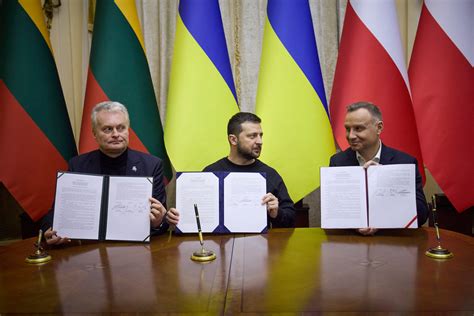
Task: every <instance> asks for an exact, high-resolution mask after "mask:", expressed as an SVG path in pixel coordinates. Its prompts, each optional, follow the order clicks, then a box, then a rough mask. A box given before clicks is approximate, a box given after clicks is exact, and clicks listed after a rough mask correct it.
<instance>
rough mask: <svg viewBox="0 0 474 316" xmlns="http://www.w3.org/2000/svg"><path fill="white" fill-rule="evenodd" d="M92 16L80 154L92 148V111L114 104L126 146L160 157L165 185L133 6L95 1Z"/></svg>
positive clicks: (158, 128)
mask: <svg viewBox="0 0 474 316" xmlns="http://www.w3.org/2000/svg"><path fill="white" fill-rule="evenodd" d="M95 14H96V15H95V19H94V31H93V36H92V47H91V56H90V62H89V73H88V77H87V87H86V97H85V101H84V111H83V114H82V126H81V137H80V142H79V151H80V152H81V153H84V152H88V151H91V150H94V149H97V143H96V142H95V140H94V137H93V135H92V129H91V117H90V115H91V110H92V108H93V107H94V106H95V105H96V104H97V103H99V102H103V101H107V100H111V101H118V102H120V103H122V104H124V105H125V106H126V107H127V109H128V112H129V115H130V123H131V128H130V147H132V148H134V149H136V150H139V151H142V152H146V153H150V154H152V155H155V156H157V157H160V158H161V159H162V160H163V162H164V174H165V177H166V178H167V179H168V180H169V179H171V176H172V174H171V168H170V164H169V161H168V157H167V154H166V151H165V147H164V141H163V128H162V125H161V120H160V114H159V112H158V106H157V102H156V98H155V91H154V90H153V84H152V80H151V76H150V69H149V67H148V61H147V59H146V55H145V44H144V41H143V35H142V31H141V27H140V23H139V20H138V15H137V9H136V7H135V1H134V0H116V1H113V0H99V1H97V6H96V10H95Z"/></svg>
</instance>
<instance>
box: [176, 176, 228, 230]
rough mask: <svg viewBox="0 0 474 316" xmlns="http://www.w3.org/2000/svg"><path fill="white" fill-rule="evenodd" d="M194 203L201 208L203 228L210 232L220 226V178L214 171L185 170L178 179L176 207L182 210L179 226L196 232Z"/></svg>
mask: <svg viewBox="0 0 474 316" xmlns="http://www.w3.org/2000/svg"><path fill="white" fill-rule="evenodd" d="M194 204H197V206H198V210H199V219H200V221H201V230H202V232H203V233H210V232H212V231H214V229H216V228H217V226H219V178H218V177H217V176H216V175H215V174H213V173H212V172H185V173H182V174H181V175H180V176H179V177H178V178H177V179H176V208H177V209H178V210H179V212H180V217H179V224H178V225H177V228H178V229H179V230H181V231H182V232H183V233H196V232H197V231H198V230H197V224H196V215H195V212H194Z"/></svg>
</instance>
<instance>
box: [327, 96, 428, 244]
mask: <svg viewBox="0 0 474 316" xmlns="http://www.w3.org/2000/svg"><path fill="white" fill-rule="evenodd" d="M344 127H345V128H346V138H347V142H348V143H349V146H350V148H348V149H346V150H345V151H342V152H339V153H337V154H335V155H333V156H332V157H331V160H330V162H329V165H330V166H331V167H334V166H363V167H364V168H368V167H369V166H373V165H378V164H381V165H392V164H415V167H416V168H415V169H416V208H417V210H416V211H417V218H418V225H419V226H421V225H423V223H424V222H426V219H427V218H428V206H427V204H426V199H425V195H424V193H423V186H422V183H421V175H420V172H419V171H418V162H417V160H416V158H414V157H412V156H410V155H408V154H406V153H404V152H401V151H399V150H396V149H393V148H390V147H388V146H385V145H384V144H382V141H381V140H380V134H381V133H382V130H383V121H382V113H381V112H380V109H379V108H378V107H377V106H376V105H374V104H372V103H369V102H357V103H353V104H351V105H349V106H348V107H347V114H346V119H345V122H344ZM358 232H359V233H361V234H362V235H373V234H375V232H377V228H373V227H369V228H360V229H358Z"/></svg>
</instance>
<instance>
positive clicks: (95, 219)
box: [53, 172, 103, 239]
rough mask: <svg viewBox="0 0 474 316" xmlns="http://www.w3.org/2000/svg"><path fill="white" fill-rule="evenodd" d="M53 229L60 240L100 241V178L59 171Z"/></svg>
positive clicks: (101, 179) (101, 180)
mask: <svg viewBox="0 0 474 316" xmlns="http://www.w3.org/2000/svg"><path fill="white" fill-rule="evenodd" d="M57 177H58V178H57V181H56V196H55V199H54V219H53V229H54V230H56V231H57V232H58V235H59V236H61V237H69V238H73V239H97V238H99V219H100V204H101V197H102V182H103V178H102V176H94V175H86V174H76V173H62V172H58V176H57Z"/></svg>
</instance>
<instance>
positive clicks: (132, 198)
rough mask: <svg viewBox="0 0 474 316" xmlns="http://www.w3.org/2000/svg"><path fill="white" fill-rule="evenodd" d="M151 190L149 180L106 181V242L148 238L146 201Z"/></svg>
mask: <svg viewBox="0 0 474 316" xmlns="http://www.w3.org/2000/svg"><path fill="white" fill-rule="evenodd" d="M152 190H153V179H152V178H146V177H110V178H109V203H108V211H107V232H106V236H105V239H107V240H130V241H143V240H144V239H145V237H147V236H148V235H149V234H150V201H149V198H150V197H151V195H152ZM148 241H149V239H148Z"/></svg>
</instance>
